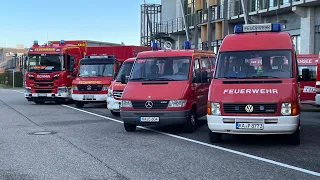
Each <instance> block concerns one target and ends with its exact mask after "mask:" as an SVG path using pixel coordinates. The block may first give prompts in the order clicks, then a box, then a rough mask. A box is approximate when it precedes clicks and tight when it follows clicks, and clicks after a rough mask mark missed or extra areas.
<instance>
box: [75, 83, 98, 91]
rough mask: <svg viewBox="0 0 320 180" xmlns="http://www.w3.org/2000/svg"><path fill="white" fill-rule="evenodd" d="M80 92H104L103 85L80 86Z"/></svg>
mask: <svg viewBox="0 0 320 180" xmlns="http://www.w3.org/2000/svg"><path fill="white" fill-rule="evenodd" d="M77 87H78V90H79V91H102V87H103V86H102V85H101V84H79V85H78V86H77Z"/></svg>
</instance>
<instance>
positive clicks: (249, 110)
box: [245, 104, 253, 113]
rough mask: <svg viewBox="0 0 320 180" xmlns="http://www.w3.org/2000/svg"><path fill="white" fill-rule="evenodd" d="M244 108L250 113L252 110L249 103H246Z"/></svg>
mask: <svg viewBox="0 0 320 180" xmlns="http://www.w3.org/2000/svg"><path fill="white" fill-rule="evenodd" d="M245 110H246V111H247V112H248V113H251V112H252V111H253V106H252V105H251V104H248V105H246V107H245Z"/></svg>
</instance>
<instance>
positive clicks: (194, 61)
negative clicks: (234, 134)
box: [120, 42, 215, 133]
mask: <svg viewBox="0 0 320 180" xmlns="http://www.w3.org/2000/svg"><path fill="white" fill-rule="evenodd" d="M166 44H167V45H168V44H169V46H167V45H166V46H165V47H166V49H164V50H158V48H157V47H158V45H157V43H153V46H152V47H153V51H146V52H141V53H139V54H138V56H137V59H136V60H135V62H134V65H133V68H132V71H131V74H130V77H129V78H128V79H126V77H125V75H122V76H121V83H122V84H126V87H125V89H124V91H123V94H122V103H121V108H120V116H121V119H122V120H123V122H124V128H125V130H126V131H128V132H132V131H135V130H136V126H147V125H174V124H180V125H182V126H183V127H184V130H185V131H186V132H189V133H192V132H194V131H195V130H196V125H197V121H198V118H200V117H202V116H205V115H206V104H207V96H208V90H209V85H210V81H211V78H212V75H213V69H212V67H213V65H212V64H211V63H212V62H215V60H214V59H215V54H214V53H213V52H212V51H201V50H192V49H190V43H189V42H186V43H185V47H186V49H184V50H171V48H170V43H166Z"/></svg>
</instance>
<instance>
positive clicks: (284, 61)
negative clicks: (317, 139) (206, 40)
mask: <svg viewBox="0 0 320 180" xmlns="http://www.w3.org/2000/svg"><path fill="white" fill-rule="evenodd" d="M257 59H261V61H262V62H261V65H260V66H258V67H255V66H254V65H253V64H254V63H253V61H256V60H257ZM302 78H304V77H302ZM299 81H300V76H299V70H298V63H297V57H296V52H295V49H294V46H293V42H292V40H291V37H290V35H289V33H286V32H281V26H280V24H271V23H267V24H247V25H237V26H235V34H230V35H227V36H226V37H225V39H224V40H223V42H222V44H221V47H220V49H219V53H218V58H217V61H216V70H215V73H214V77H213V79H212V81H211V86H210V90H209V96H208V106H207V107H208V109H207V112H208V113H207V122H208V127H209V139H210V141H211V142H217V141H220V140H221V136H222V134H256V135H258V134H259V135H267V134H287V135H290V140H291V142H292V143H293V144H300V98H299V94H300V92H299Z"/></svg>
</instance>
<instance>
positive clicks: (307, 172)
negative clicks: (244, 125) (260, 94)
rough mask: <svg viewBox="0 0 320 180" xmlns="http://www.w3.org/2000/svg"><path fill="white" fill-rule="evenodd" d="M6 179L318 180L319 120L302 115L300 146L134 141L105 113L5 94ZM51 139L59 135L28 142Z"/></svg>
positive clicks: (170, 133) (165, 138) (244, 140)
mask: <svg viewBox="0 0 320 180" xmlns="http://www.w3.org/2000/svg"><path fill="white" fill-rule="evenodd" d="M0 113H1V116H0V119H1V120H0V127H1V132H0V134H1V138H0V143H1V144H2V149H1V150H0V157H1V158H0V179H4V178H1V177H13V178H14V179H19V178H20V179H228V180H229V179H319V178H320V173H319V172H320V158H319V157H320V152H319V149H320V141H319V138H320V121H319V119H320V114H319V113H317V112H308V113H304V112H303V113H302V133H301V145H300V146H292V145H290V144H288V143H287V141H286V138H284V137H282V136H229V135H226V136H224V137H223V142H221V143H217V144H214V145H212V144H210V143H209V141H208V137H207V128H206V121H205V119H204V118H202V123H201V125H200V127H199V128H198V129H197V132H195V133H192V134H185V133H182V132H181V131H180V127H178V126H171V127H160V128H159V127H151V129H149V128H144V129H138V130H137V131H136V132H133V133H128V132H126V131H125V130H124V128H123V124H122V123H121V119H120V118H119V117H114V116H112V115H111V114H110V113H109V111H108V110H107V109H106V108H105V106H104V105H99V104H92V105H91V104H90V105H87V106H85V107H84V108H82V109H77V108H75V107H74V105H72V104H71V105H58V104H53V103H51V104H50V103H48V104H44V105H36V104H34V103H33V102H27V101H26V99H24V97H23V95H22V94H21V91H20V90H14V91H12V90H8V89H0ZM39 131H40V132H41V131H53V132H54V134H48V135H30V133H32V132H39Z"/></svg>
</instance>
